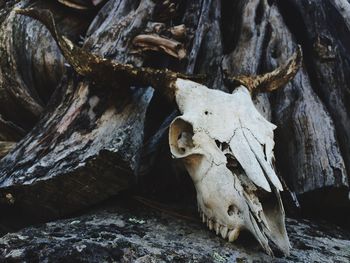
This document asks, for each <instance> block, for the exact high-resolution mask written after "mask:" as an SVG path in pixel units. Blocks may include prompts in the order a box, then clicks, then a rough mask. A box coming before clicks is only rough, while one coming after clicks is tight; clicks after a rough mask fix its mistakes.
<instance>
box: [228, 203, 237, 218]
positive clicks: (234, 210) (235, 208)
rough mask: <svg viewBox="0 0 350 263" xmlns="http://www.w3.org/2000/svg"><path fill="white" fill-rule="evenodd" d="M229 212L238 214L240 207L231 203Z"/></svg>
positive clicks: (230, 214) (229, 213)
mask: <svg viewBox="0 0 350 263" xmlns="http://www.w3.org/2000/svg"><path fill="white" fill-rule="evenodd" d="M227 214H228V215H229V216H233V215H238V214H239V211H238V208H237V207H236V206H235V205H230V206H229V207H228V210H227Z"/></svg>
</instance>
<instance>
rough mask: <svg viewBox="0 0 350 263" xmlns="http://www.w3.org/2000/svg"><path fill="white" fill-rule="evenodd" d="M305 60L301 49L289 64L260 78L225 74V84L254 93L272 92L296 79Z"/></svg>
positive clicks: (299, 48) (291, 58)
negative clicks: (239, 86) (243, 87)
mask: <svg viewBox="0 0 350 263" xmlns="http://www.w3.org/2000/svg"><path fill="white" fill-rule="evenodd" d="M302 60H303V54H302V51H301V47H300V46H298V48H297V51H296V52H295V53H294V54H293V56H292V57H290V58H289V60H288V62H287V63H286V64H285V65H283V66H280V67H278V68H276V69H275V70H274V71H272V72H269V73H265V74H261V75H258V76H228V75H227V73H225V75H226V76H225V83H226V84H227V85H228V86H231V87H237V86H238V85H243V86H245V87H247V88H248V89H249V91H250V92H251V93H254V92H271V91H274V90H276V89H278V88H280V87H282V86H284V85H286V84H287V83H288V82H289V81H290V80H292V79H293V78H294V76H295V75H296V73H297V72H298V70H299V68H300V67H301V63H302Z"/></svg>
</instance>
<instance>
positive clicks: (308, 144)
mask: <svg viewBox="0 0 350 263" xmlns="http://www.w3.org/2000/svg"><path fill="white" fill-rule="evenodd" d="M240 6H241V8H242V10H239V11H236V12H238V13H240V15H241V20H240V21H239V23H237V25H236V29H235V32H236V34H237V36H236V38H235V39H237V40H236V42H235V43H233V44H234V47H233V52H232V53H231V54H229V55H228V56H227V57H226V59H225V60H224V65H225V67H226V68H227V69H228V70H229V71H231V72H234V73H237V74H242V73H245V74H246V73H251V74H254V73H261V72H265V71H268V70H271V69H273V68H275V67H276V65H278V64H280V63H283V61H286V59H287V57H288V56H290V55H291V52H292V50H293V49H295V48H296V43H297V42H296V40H295V37H294V36H293V35H292V34H291V33H290V31H289V30H288V28H287V27H286V25H285V24H284V21H283V18H282V16H281V15H280V13H279V9H278V8H277V6H276V4H271V3H269V2H268V1H251V2H250V3H249V4H243V2H242V3H241V5H240ZM226 45H227V43H226ZM304 53H306V55H305V56H306V57H308V56H309V51H308V50H307V49H305V47H304ZM313 89H314V87H313V85H312V84H311V81H310V77H309V74H308V72H307V71H306V70H305V69H304V70H302V71H301V72H299V73H298V75H297V77H296V78H295V79H294V80H293V81H292V82H291V83H290V84H288V85H287V86H286V87H285V88H284V89H281V91H278V92H277V96H275V95H274V96H273V100H272V101H273V107H272V113H273V114H272V115H273V117H272V121H273V122H275V123H276V124H277V126H278V129H277V131H276V135H277V136H276V159H277V167H278V168H279V170H280V174H281V175H282V176H283V177H284V178H285V179H286V180H287V182H288V185H289V186H290V187H291V189H292V190H293V191H296V193H298V194H303V193H305V192H311V191H314V190H317V189H324V190H326V188H327V187H334V188H342V187H343V188H344V190H345V189H346V188H347V186H348V180H347V173H346V170H345V165H344V161H343V157H342V154H341V151H340V145H339V143H338V140H337V137H336V133H335V129H334V123H333V120H332V118H331V117H330V116H329V113H328V110H327V108H326V107H325V106H324V104H323V103H322V101H321V99H320V98H319V97H318V95H317V94H316V93H315V92H314V90H313ZM261 97H263V98H264V97H265V98H264V99H263V100H261ZM261 97H260V100H258V102H259V103H258V107H259V104H260V105H261V104H263V107H261V106H260V108H261V110H262V113H264V112H265V114H266V117H269V115H270V113H269V112H270V110H269V106H268V105H269V103H268V102H267V101H266V95H262V96H261ZM275 97H276V98H275ZM342 112H344V108H343V109H342V111H341V112H339V113H338V114H342ZM320 120H322V121H320ZM339 191H340V190H339ZM340 199H342V200H341V202H346V197H345V196H344V195H343V196H342V197H341V198H340ZM339 201H340V200H339Z"/></svg>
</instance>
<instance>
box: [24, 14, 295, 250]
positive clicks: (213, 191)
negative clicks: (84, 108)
mask: <svg viewBox="0 0 350 263" xmlns="http://www.w3.org/2000/svg"><path fill="white" fill-rule="evenodd" d="M17 13H20V14H24V15H29V16H31V17H33V18H35V19H38V20H39V21H41V22H43V23H44V24H45V25H46V26H47V27H48V29H49V30H50V31H51V33H52V35H53V37H54V39H55V40H56V41H57V43H58V45H59V47H60V49H61V51H62V53H63V55H64V56H65V57H66V59H67V61H68V62H69V63H70V64H71V65H72V67H73V68H74V70H76V71H77V72H78V73H79V74H80V75H83V76H87V77H89V78H90V79H93V80H95V82H96V83H99V84H101V85H102V84H103V83H107V85H109V86H114V85H115V86H117V87H118V84H119V82H120V78H124V79H123V80H124V82H126V83H130V84H134V85H137V84H141V85H143V86H147V85H152V86H153V87H154V88H155V89H157V90H159V92H161V93H163V94H164V96H166V97H167V98H169V99H170V100H171V101H173V100H175V101H176V104H177V106H178V109H179V110H180V112H181V114H182V115H181V116H179V117H177V118H175V119H174V120H173V122H172V124H171V126H170V132H169V143H170V149H171V153H172V155H173V156H174V157H175V158H178V159H181V160H182V161H183V163H184V164H185V166H186V168H187V171H188V172H189V174H190V176H191V177H192V180H193V182H194V185H195V188H196V191H197V201H198V207H199V210H200V214H201V217H202V219H203V222H205V223H206V224H207V225H208V227H209V228H210V229H214V230H215V231H216V233H217V234H219V233H220V234H221V236H222V237H223V238H227V239H228V240H229V241H234V240H235V239H237V237H238V235H239V233H240V231H241V230H248V231H250V232H251V233H252V234H253V235H254V236H255V237H256V239H257V240H258V241H259V243H260V244H261V246H262V247H263V248H264V250H265V251H266V252H267V253H268V254H271V255H272V254H273V253H272V250H271V248H270V245H271V243H273V244H274V245H275V246H276V247H277V248H278V249H279V250H280V251H282V252H284V254H288V253H289V249H290V244H289V240H288V236H287V233H286V229H285V224H284V210H283V206H282V202H281V198H280V191H282V190H283V189H282V185H281V182H280V180H279V179H278V177H277V175H276V173H275V171H274V168H273V158H274V157H273V147H274V140H273V130H274V129H275V126H274V125H273V124H271V123H270V122H268V121H267V120H266V119H264V117H263V116H262V115H261V114H260V113H259V112H258V111H257V109H256V108H255V106H254V104H253V101H252V98H251V93H253V92H257V91H273V90H275V89H277V88H278V87H280V86H283V85H284V84H285V83H287V82H288V81H289V80H290V79H292V78H293V77H294V75H295V74H296V72H297V71H298V69H299V67H300V65H301V60H302V55H301V50H300V48H299V50H298V51H297V52H296V54H295V55H294V56H293V57H292V58H291V59H290V60H289V62H288V63H287V64H286V65H284V66H282V67H280V68H278V69H276V70H274V71H273V72H271V73H266V74H264V75H260V76H255V77H249V76H238V77H227V78H226V81H227V82H228V84H233V83H234V84H237V83H239V84H240V85H239V87H238V88H236V89H235V90H234V91H233V93H232V94H229V93H224V92H222V91H218V90H211V89H208V88H207V87H206V86H203V85H201V84H198V83H196V82H193V81H190V80H185V79H184V77H187V78H191V77H189V76H184V75H183V74H180V73H175V72H171V71H168V70H154V69H150V68H134V67H133V66H132V65H123V64H118V63H115V62H114V61H111V60H107V59H103V58H100V57H97V56H95V55H93V54H90V53H87V52H86V51H85V50H83V49H81V48H79V47H76V46H74V44H73V43H71V42H70V41H69V40H68V39H66V38H64V37H62V36H60V35H59V34H58V33H57V30H56V27H55V23H54V20H53V16H52V14H51V13H50V12H48V11H43V10H35V9H26V10H17ZM101 72H102V73H104V72H108V73H109V74H101ZM119 86H120V85H119Z"/></svg>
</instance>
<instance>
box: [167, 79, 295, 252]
mask: <svg viewBox="0 0 350 263" xmlns="http://www.w3.org/2000/svg"><path fill="white" fill-rule="evenodd" d="M176 87H177V91H176V93H175V96H176V102H177V105H178V107H179V110H180V112H181V114H182V115H181V116H179V117H177V118H176V119H175V120H174V121H173V122H172V124H171V126H170V132H169V143H170V149H171V153H172V155H173V156H174V157H175V158H179V159H181V160H183V163H184V164H185V167H186V169H187V171H188V172H189V174H190V175H191V177H192V180H193V182H194V185H195V188H196V191H197V201H198V206H199V210H200V213H201V216H202V219H203V222H204V223H206V224H207V225H208V227H209V228H210V229H214V230H215V231H216V233H217V234H218V233H221V236H222V237H223V238H227V239H228V240H229V241H234V240H235V239H236V238H237V237H238V234H239V232H240V231H241V230H244V229H246V230H249V231H250V232H251V233H253V234H254V236H255V237H256V239H257V240H258V241H259V243H260V244H261V245H262V247H263V248H264V249H265V250H266V251H267V252H268V253H270V254H271V253H272V252H271V249H270V247H269V243H268V238H269V239H270V240H271V241H273V242H274V243H275V245H277V246H278V247H279V248H280V249H281V250H282V251H284V252H285V253H288V251H289V241H288V237H287V234H286V230H285V225H284V212H283V207H282V203H281V200H280V196H279V191H282V190H283V188H282V185H281V183H280V180H279V179H278V177H277V176H276V174H275V171H274V169H273V164H272V162H273V147H274V140H273V130H274V129H275V125H273V124H271V123H270V122H268V121H267V120H266V119H264V117H263V116H262V115H261V114H260V113H259V112H258V111H257V109H256V108H255V106H254V104H253V101H252V98H251V95H250V92H249V90H248V89H247V88H246V87H244V86H240V87H238V88H237V89H235V90H234V92H233V93H232V94H228V93H224V92H222V91H218V90H211V89H208V88H207V87H205V86H203V85H200V84H198V83H195V82H192V81H189V80H182V79H178V80H177V81H176Z"/></svg>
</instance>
